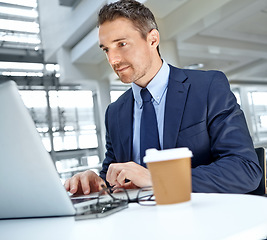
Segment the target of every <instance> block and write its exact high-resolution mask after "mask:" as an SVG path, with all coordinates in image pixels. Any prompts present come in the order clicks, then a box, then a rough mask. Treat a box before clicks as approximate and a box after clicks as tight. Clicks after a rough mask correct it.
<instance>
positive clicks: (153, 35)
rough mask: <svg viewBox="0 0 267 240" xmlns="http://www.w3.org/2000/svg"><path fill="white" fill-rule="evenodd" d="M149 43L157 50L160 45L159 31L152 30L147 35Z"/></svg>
mask: <svg viewBox="0 0 267 240" xmlns="http://www.w3.org/2000/svg"><path fill="white" fill-rule="evenodd" d="M147 41H148V42H149V44H150V46H151V47H152V48H155V49H156V48H157V46H158V45H159V31H158V30H157V29H152V30H151V31H150V32H149V33H148V35H147Z"/></svg>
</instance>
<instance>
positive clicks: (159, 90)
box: [132, 60, 170, 164]
mask: <svg viewBox="0 0 267 240" xmlns="http://www.w3.org/2000/svg"><path fill="white" fill-rule="evenodd" d="M169 74H170V67H169V65H168V64H167V63H166V62H165V61H164V60H163V64H162V66H161V68H160V70H159V71H158V73H157V74H156V76H155V77H154V78H153V79H152V80H151V81H150V82H149V84H148V85H147V89H148V91H149V92H150V93H151V95H152V97H153V99H152V102H153V105H154V108H155V112H156V115H157V122H158V130H159V141H160V147H161V149H162V147H163V124H164V110H165V102H166V92H167V86H168V81H169ZM141 89H142V88H141V87H139V86H138V85H136V84H135V83H132V90H133V95H134V100H135V101H134V113H133V156H132V157H133V161H134V162H136V163H139V164H140V123H141V115H142V110H143V101H142V98H141V95H140V91H141Z"/></svg>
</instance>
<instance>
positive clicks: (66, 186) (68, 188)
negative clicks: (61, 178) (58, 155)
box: [64, 179, 70, 191]
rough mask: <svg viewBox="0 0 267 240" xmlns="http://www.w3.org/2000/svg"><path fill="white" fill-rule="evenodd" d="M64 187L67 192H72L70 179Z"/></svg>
mask: <svg viewBox="0 0 267 240" xmlns="http://www.w3.org/2000/svg"><path fill="white" fill-rule="evenodd" d="M64 187H65V189H66V191H69V190H70V179H67V180H66V181H65V183H64Z"/></svg>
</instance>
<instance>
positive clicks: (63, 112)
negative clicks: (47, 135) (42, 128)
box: [49, 91, 97, 151]
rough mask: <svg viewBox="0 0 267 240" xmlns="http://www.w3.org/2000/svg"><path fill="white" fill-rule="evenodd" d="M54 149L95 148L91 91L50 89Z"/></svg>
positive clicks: (95, 137) (95, 138)
mask: <svg viewBox="0 0 267 240" xmlns="http://www.w3.org/2000/svg"><path fill="white" fill-rule="evenodd" d="M49 99H50V106H51V110H52V119H53V128H52V130H53V139H54V148H55V151H59V150H69V149H77V148H79V149H80V148H96V147H97V136H96V126H95V122H94V114H93V97H92V92H91V91H50V92H49Z"/></svg>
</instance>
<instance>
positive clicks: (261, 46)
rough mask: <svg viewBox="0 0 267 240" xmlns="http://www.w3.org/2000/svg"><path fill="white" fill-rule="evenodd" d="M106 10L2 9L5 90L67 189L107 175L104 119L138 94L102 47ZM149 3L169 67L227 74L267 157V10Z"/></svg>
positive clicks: (75, 6) (3, 1)
mask: <svg viewBox="0 0 267 240" xmlns="http://www.w3.org/2000/svg"><path fill="white" fill-rule="evenodd" d="M107 2H112V1H111V0H97V1H96V0H23V1H21V0H0V83H1V82H4V81H8V80H14V81H16V83H17V84H18V86H19V89H20V94H21V96H22V99H23V101H24V103H25V105H26V107H27V108H28V110H29V112H30V114H31V116H32V118H33V120H34V122H35V125H36V129H37V131H38V132H39V134H40V137H41V138H42V141H43V143H44V146H45V148H46V149H47V151H48V152H49V153H50V154H51V157H52V159H53V161H54V163H55V166H56V168H57V170H58V172H59V174H60V176H61V178H62V179H63V180H64V179H66V178H68V177H70V176H72V175H73V174H75V173H77V172H79V171H83V170H85V169H93V170H94V171H96V172H98V171H99V169H100V168H101V162H102V161H103V158H104V152H105V126H104V114H105V109H106V107H107V105H108V104H109V103H110V102H112V101H115V100H116V99H117V98H118V97H119V96H120V95H121V94H122V93H123V92H124V91H125V90H127V89H128V88H129V86H128V85H124V84H121V82H120V81H119V79H118V78H117V77H116V75H115V74H114V73H113V71H112V69H111V68H110V66H109V65H108V63H107V61H106V59H105V55H104V54H103V53H102V51H101V50H100V49H99V47H98V36H97V27H96V21H97V13H98V10H99V9H100V7H101V6H102V5H103V4H105V3H107ZM141 2H143V3H144V4H145V5H146V6H148V7H149V8H150V9H151V10H152V11H153V12H154V14H155V16H156V18H157V22H158V25H159V30H160V35H161V44H160V51H161V55H162V57H163V58H164V59H165V60H166V61H167V62H169V63H171V64H173V65H175V66H178V67H180V68H191V69H203V70H208V69H217V70H221V71H223V72H224V73H225V74H226V75H227V77H228V79H229V82H230V86H231V88H232V90H233V92H234V94H235V95H236V98H237V100H238V103H239V104H240V105H241V108H242V109H243V111H244V112H245V116H246V120H247V123H248V127H249V130H250V133H251V136H252V138H253V141H254V145H255V146H263V147H267V0H212V1H210V0H164V1H162V0H142V1H141ZM1 117H3V116H1Z"/></svg>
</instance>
